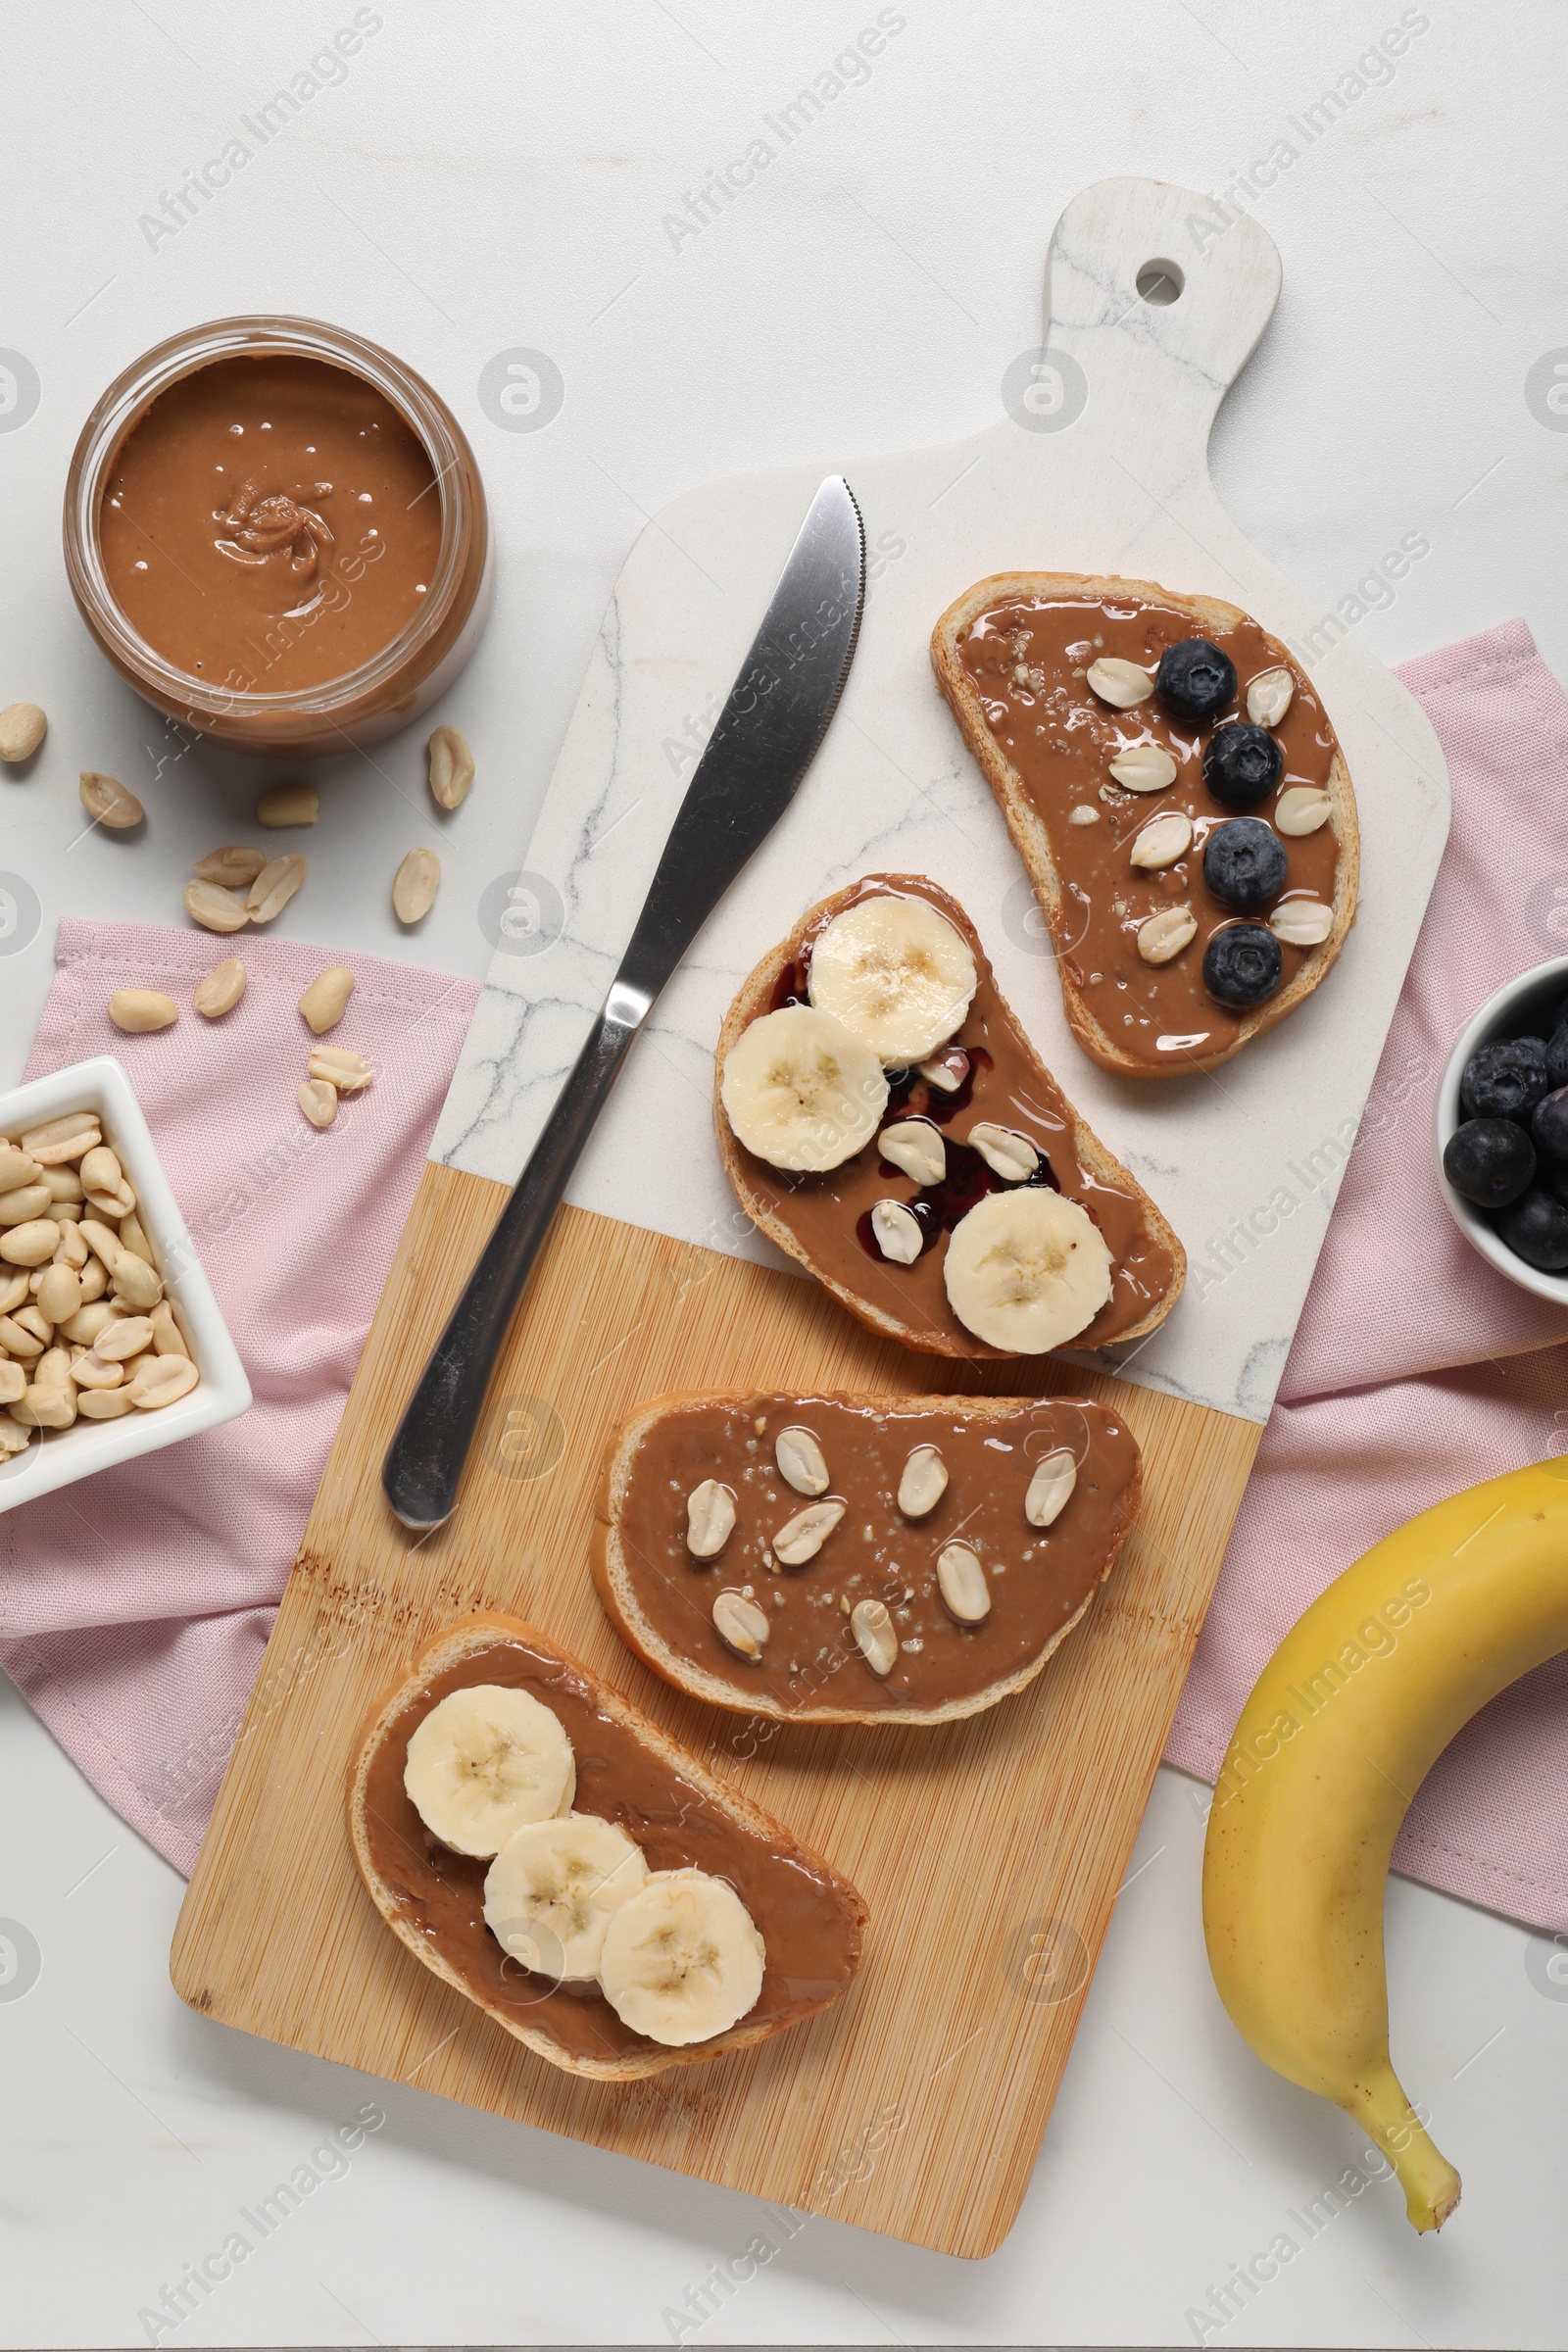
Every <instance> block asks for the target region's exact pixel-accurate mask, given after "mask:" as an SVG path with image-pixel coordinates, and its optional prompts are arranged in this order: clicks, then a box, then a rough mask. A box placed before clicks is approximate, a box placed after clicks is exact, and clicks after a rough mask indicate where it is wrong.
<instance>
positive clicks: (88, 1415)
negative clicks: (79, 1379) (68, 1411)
mask: <svg viewBox="0 0 1568 2352" xmlns="http://www.w3.org/2000/svg"><path fill="white" fill-rule="evenodd" d="M134 1410H135V1407H134V1406H133V1404H132V1403H131V1401H130V1391H129V1390H128V1389H83V1390H82V1392H81V1394H80V1395H79V1396H78V1397H77V1398H76V1411H77V1412H78V1414H79V1415H80V1416H81V1418H82V1420H83V1421H118V1420H119V1419H120V1418H121V1416H122V1414H123V1413H129V1412H133V1411H134Z"/></svg>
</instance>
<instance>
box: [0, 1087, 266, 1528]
mask: <svg viewBox="0 0 1568 2352" xmlns="http://www.w3.org/2000/svg"><path fill="white" fill-rule="evenodd" d="M68 1110H96V1111H97V1112H98V1113H99V1114H100V1116H101V1118H102V1120H103V1127H104V1141H105V1142H106V1143H110V1144H113V1146H114V1148H115V1151H116V1152H118V1153H119V1156H120V1162H121V1165H122V1166H123V1169H124V1171H125V1174H126V1176H127V1178H128V1179H129V1181H130V1186H131V1190H132V1191H133V1192H134V1194H135V1196H136V1214H137V1216H138V1217H139V1218H140V1219H141V1223H142V1229H143V1231H144V1232H145V1234H146V1236H147V1239H148V1241H149V1242H150V1243H151V1245H152V1251H153V1256H154V1257H155V1259H156V1260H157V1263H158V1271H159V1273H160V1274H161V1275H162V1276H163V1278H164V1291H165V1295H166V1296H167V1297H168V1298H169V1299H171V1300H172V1303H173V1304H174V1305H175V1306H177V1307H178V1309H179V1312H180V1316H181V1318H182V1320H183V1322H184V1324H185V1327H186V1330H187V1331H188V1333H189V1335H190V1342H191V1347H192V1348H193V1350H194V1352H195V1358H196V1369H197V1371H198V1372H199V1373H200V1375H201V1378H200V1379H199V1380H198V1382H197V1384H196V1386H195V1388H193V1389H192V1390H191V1392H190V1394H189V1395H188V1396H185V1397H179V1398H177V1399H176V1401H175V1402H174V1403H173V1404H166V1405H162V1406H160V1407H158V1409H157V1410H155V1411H152V1412H140V1411H137V1412H129V1413H123V1414H122V1416H121V1418H120V1419H119V1420H118V1421H75V1422H73V1424H72V1426H71V1428H70V1429H54V1430H45V1431H44V1432H43V1433H42V1443H41V1444H40V1443H39V1440H38V1438H37V1437H36V1436H35V1437H34V1439H33V1442H32V1444H31V1445H30V1446H28V1447H27V1449H26V1451H25V1453H18V1454H13V1455H12V1456H11V1458H10V1459H9V1460H8V1461H6V1462H4V1463H0V1511H11V1510H15V1509H16V1507H17V1505H18V1504H19V1503H23V1502H31V1501H32V1500H33V1498H34V1497H35V1496H36V1495H50V1494H53V1493H54V1491H55V1489H56V1488H58V1487H69V1486H72V1485H73V1484H74V1482H75V1481H76V1480H77V1479H78V1478H91V1477H92V1476H93V1474H94V1472H95V1471H98V1470H108V1469H110V1468H111V1467H112V1466H113V1465H114V1464H115V1463H116V1462H128V1461H130V1460H132V1459H133V1458H134V1457H135V1456H136V1455H137V1454H141V1453H156V1452H157V1450H158V1448H159V1446H173V1445H177V1443H178V1442H179V1440H180V1439H181V1438H193V1437H195V1435H196V1433H197V1431H198V1430H203V1429H216V1428H217V1427H218V1426H219V1424H220V1422H222V1421H232V1420H233V1419H234V1417H235V1415H236V1414H238V1413H242V1412H244V1410H245V1408H246V1406H247V1405H248V1404H249V1403H250V1401H251V1384H250V1382H249V1381H248V1380H247V1379H246V1377H245V1367H244V1365H243V1364H242V1363H241V1362H240V1360H239V1351H238V1349H237V1348H235V1346H234V1343H233V1341H232V1340H231V1339H230V1338H229V1336H228V1326H227V1324H226V1323H225V1322H224V1321H223V1318H222V1316H221V1314H220V1312H219V1309H218V1301H217V1299H215V1298H214V1297H213V1293H212V1286H211V1284H210V1283H209V1282H208V1279H207V1277H206V1275H205V1274H204V1273H203V1272H202V1268H201V1262H200V1260H199V1259H198V1257H197V1255H196V1245H195V1243H194V1242H193V1241H192V1240H191V1238H190V1235H189V1234H188V1233H187V1232H186V1231H185V1223H184V1219H183V1218H182V1217H181V1215H180V1213H179V1208H178V1205H177V1204H176V1202H175V1200H174V1196H173V1194H172V1192H171V1190H170V1187H169V1179H168V1177H167V1176H166V1175H165V1174H164V1171H163V1169H162V1167H161V1166H160V1165H159V1161H158V1154H157V1152H155V1151H154V1150H153V1139H152V1137H151V1135H150V1134H149V1133H148V1131H147V1122H146V1120H145V1119H144V1118H143V1117H142V1115H141V1105H140V1104H139V1103H138V1102H137V1101H136V1098H135V1096H134V1095H133V1094H132V1092H131V1089H130V1080H129V1079H128V1078H127V1077H126V1076H125V1073H124V1071H123V1069H122V1068H121V1066H120V1064H119V1062H118V1061H116V1060H115V1059H114V1058H113V1057H112V1056H111V1055H110V1054H102V1055H100V1056H98V1057H97V1058H96V1059H94V1060H92V1061H75V1062H73V1063H72V1065H71V1067H70V1068H69V1069H65V1070H55V1071H53V1072H52V1073H51V1075H50V1076H49V1077H47V1078H35V1079H33V1081H32V1083H31V1084H30V1085H29V1086H19V1087H14V1088H13V1089H12V1091H11V1093H10V1094H7V1095H0V1135H8V1136H18V1135H20V1134H21V1133H22V1131H23V1129H24V1128H26V1127H41V1126H42V1125H43V1124H44V1122H45V1120H47V1119H58V1118H59V1117H61V1115H62V1114H63V1113H64V1112H66V1111H68ZM8 1271H9V1269H8Z"/></svg>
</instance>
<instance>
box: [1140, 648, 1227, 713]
mask: <svg viewBox="0 0 1568 2352" xmlns="http://www.w3.org/2000/svg"><path fill="white" fill-rule="evenodd" d="M1154 692H1155V693H1156V694H1157V695H1158V697H1159V699H1160V701H1161V702H1162V703H1163V704H1164V706H1165V708H1166V710H1167V711H1169V712H1170V714H1171V716H1172V718H1184V719H1186V721H1187V723H1188V725H1189V726H1193V727H1206V726H1207V724H1208V722H1209V720H1210V719H1211V718H1218V716H1219V714H1220V712H1221V711H1223V710H1224V708H1225V706H1226V704H1227V703H1233V702H1234V701H1235V700H1236V664H1235V662H1233V661H1232V660H1231V658H1230V656H1229V654H1222V653H1221V652H1220V650H1219V647H1218V646H1217V645H1210V644H1209V642H1208V639H1207V638H1206V637H1184V638H1183V639H1182V641H1181V643H1180V645H1168V646H1166V648H1165V651H1164V652H1163V653H1162V654H1161V655H1160V657H1159V667H1158V669H1157V670H1156V671H1155V672H1154Z"/></svg>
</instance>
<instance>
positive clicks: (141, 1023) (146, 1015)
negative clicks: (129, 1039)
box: [109, 988, 179, 1036]
mask: <svg viewBox="0 0 1568 2352" xmlns="http://www.w3.org/2000/svg"><path fill="white" fill-rule="evenodd" d="M109 1018H110V1019H111V1020H112V1021H113V1022H114V1024H115V1027H116V1028H117V1029H123V1030H124V1031H125V1032H126V1034H127V1036H137V1035H139V1034H141V1033H143V1032H145V1031H147V1030H150V1029H167V1028H168V1027H169V1026H170V1024H171V1023H172V1022H173V1021H177V1020H178V1018H179V1006H178V1005H176V1004H175V1003H174V1000H173V998H172V997H166V996H164V995H162V994H161V993H160V991H159V990H157V989H156V988H121V989H117V990H116V992H115V994H114V995H113V996H112V997H111V998H110V1000H109Z"/></svg>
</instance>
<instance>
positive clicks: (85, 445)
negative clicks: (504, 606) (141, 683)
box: [64, 313, 468, 725]
mask: <svg viewBox="0 0 1568 2352" xmlns="http://www.w3.org/2000/svg"><path fill="white" fill-rule="evenodd" d="M269 352H277V353H282V354H286V355H288V356H290V357H295V358H306V359H315V360H320V361H322V362H324V363H325V364H326V365H327V366H329V367H335V368H344V369H346V370H347V371H348V372H349V373H350V374H354V375H358V376H360V377H362V378H363V379H364V380H365V381H367V382H368V383H370V384H371V385H373V386H374V388H375V389H376V390H377V391H378V392H380V393H381V394H382V395H383V396H384V397H385V398H386V399H387V400H389V401H390V402H391V404H392V406H393V407H394V408H395V409H396V410H397V411H398V413H399V415H400V416H401V417H403V420H404V422H405V423H406V424H407V425H408V426H409V428H410V430H411V431H412V432H413V433H414V434H415V436H416V438H417V440H418V441H419V443H420V445H421V447H422V448H423V449H424V451H425V454H426V456H427V457H428V458H429V460H430V465H431V468H432V471H433V472H434V475H435V480H436V488H437V495H438V497H439V499H440V502H441V544H440V549H439V552H438V554H437V557H436V561H435V564H434V566H433V569H432V573H431V578H430V584H429V591H428V593H427V595H426V596H425V597H424V599H423V601H422V602H421V604H420V607H419V610H418V611H417V613H414V614H413V615H412V616H411V617H410V618H409V619H408V620H407V621H406V622H405V623H404V625H403V627H402V628H401V629H400V630H399V631H398V633H397V635H396V636H395V637H393V638H391V639H390V640H389V642H388V643H387V644H386V645H385V646H383V647H382V648H381V649H380V651H379V652H378V653H376V654H373V655H372V656H371V657H370V659H369V660H368V661H367V662H361V663H360V664H359V665H358V667H356V668H354V669H350V670H345V671H344V672H343V674H342V676H341V677H337V678H331V679H328V680H327V681H325V682H324V683H323V684H322V685H319V686H316V687H311V688H308V689H305V690H303V691H302V690H300V689H298V688H282V689H279V688H272V689H270V690H258V689H255V688H250V687H229V686H222V687H220V686H214V685H213V684H212V683H210V682H209V681H208V680H207V679H204V678H198V677H193V676H192V675H191V673H190V671H189V670H185V669H181V668H179V667H178V666H177V665H176V664H175V663H174V662H170V661H168V660H166V658H165V657H164V656H163V655H162V654H160V653H159V652H158V651H157V649H156V648H155V647H153V646H151V645H149V644H148V642H147V640H146V638H145V637H143V636H142V635H141V634H140V632H139V631H138V630H136V629H134V628H132V626H131V624H130V622H129V620H128V619H127V618H126V616H125V613H124V612H123V609H122V607H121V606H120V604H119V603H118V601H117V600H116V598H115V596H114V594H113V592H112V590H111V589H110V586H109V580H108V574H107V571H106V569H105V565H104V560H103V547H102V542H101V538H100V532H99V517H100V515H101V512H102V504H103V491H104V480H105V476H106V475H107V473H108V471H109V468H110V466H111V465H112V464H113V462H114V459H115V457H116V456H117V455H118V453H119V451H120V449H121V448H122V446H123V443H124V441H125V439H126V437H127V435H128V434H129V432H130V431H131V430H132V428H133V427H134V426H135V424H136V423H137V422H138V421H139V420H140V418H141V417H142V416H143V415H145V413H146V412H147V410H148V409H149V408H151V406H152V404H153V402H154V401H155V400H156V399H157V398H158V396H159V395H160V393H163V392H167V391H168V390H169V389H170V387H171V386H172V385H173V384H176V383H179V382H181V381H182V380H183V379H184V378H185V377H186V376H188V375H194V374H195V373H196V372H197V370H198V369H199V368H207V367H211V366H212V365H213V363H214V362H215V361H218V360H224V359H234V358H250V359H254V358H258V357H261V356H263V355H265V354H267V353H269ZM465 456H466V445H465V443H464V441H463V439H462V435H461V432H460V431H459V429H458V427H457V425H456V422H455V420H454V418H453V417H452V416H451V413H450V411H449V410H448V409H447V407H446V404H445V403H444V402H443V401H442V400H441V398H440V396H439V395H438V394H437V393H436V392H435V391H434V390H433V389H432V388H431V386H430V385H429V384H427V383H426V382H425V380H424V378H423V377H422V376H421V375H419V374H418V373H417V371H416V370H415V369H414V368H410V367H409V366H407V364H406V363H405V362H404V361H402V360H400V359H398V358H397V357H396V356H395V355H394V354H393V353H392V352H389V351H387V350H385V349H383V347H382V346H381V345H380V344H379V343H372V342H371V341H370V340H369V338H368V336H365V335H357V334H355V333H353V332H352V330H351V329H349V328H347V327H340V326H332V325H329V324H328V323H327V322H326V321H325V320H324V319H305V318H294V317H290V316H288V315H286V314H281V313H278V314H264V313H258V314H255V315H250V316H241V317H236V318H232V319H212V320H210V321H208V322H206V323H205V324H203V325H200V326H194V327H184V328H182V329H181V330H180V331H179V332H178V333H177V334H173V335H170V336H168V337H166V338H165V340H164V341H163V342H162V343H156V344H154V345H153V346H152V348H151V349H150V350H148V351H144V352H143V353H142V354H141V356H140V358H139V359H135V360H132V362H131V363H130V365H129V367H128V368H123V370H122V372H121V373H120V374H119V375H118V376H117V377H116V378H115V380H114V382H113V383H112V384H110V385H109V387H108V389H107V390H106V391H105V392H104V393H103V394H102V396H101V397H100V399H99V400H98V401H97V402H96V404H95V405H94V407H93V409H92V411H91V413H90V415H89V416H88V417H87V420H86V422H85V423H84V424H83V426H82V428H81V431H80V433H79V434H78V435H77V437H76V446H75V449H74V451H73V454H72V461H71V470H70V474H69V476H68V479H67V483H66V501H65V516H64V535H65V555H66V569H67V573H68V575H69V577H70V580H71V586H72V589H73V593H74V595H75V597H76V601H77V603H78V604H79V605H80V606H81V608H82V610H83V612H84V613H86V614H87V615H88V617H89V618H90V620H91V622H92V625H93V628H94V630H95V631H96V632H97V634H98V635H99V637H100V638H101V639H102V640H103V641H104V643H105V647H106V650H108V651H109V652H110V653H111V654H112V656H113V657H114V658H115V659H116V660H117V661H118V662H121V663H123V665H124V667H125V668H126V669H127V670H128V671H131V672H134V673H136V674H137V675H138V676H140V677H141V678H143V679H145V680H146V681H147V683H148V685H149V686H151V687H153V688H155V689H156V690H157V692H158V693H159V694H160V695H162V696H166V697H170V698H172V699H174V700H176V701H178V702H180V703H182V704H184V705H185V707H186V708H187V709H188V710H189V711H190V712H191V714H192V716H193V717H194V716H197V715H200V716H201V717H204V718H225V717H261V718H265V717H267V716H268V715H270V714H273V713H276V714H279V715H281V714H282V713H285V712H287V713H290V714H295V715H298V716H301V717H308V718H314V719H317V720H319V721H320V722H322V723H323V724H327V725H330V724H331V722H332V719H333V717H334V715H335V714H336V713H338V712H343V713H345V714H347V713H348V712H350V711H354V710H356V709H357V708H358V707H360V706H361V705H363V703H364V701H365V699H366V698H367V696H370V695H373V694H375V693H376V691H377V690H378V689H379V688H381V687H382V686H384V685H385V684H386V682H387V681H388V680H389V679H390V678H392V677H394V676H395V675H396V673H397V672H398V671H399V670H401V669H402V668H403V666H404V664H405V663H406V662H408V661H409V660H410V658H411V657H412V656H417V653H418V651H419V649H420V648H421V647H422V646H424V645H425V644H427V643H429V641H430V640H431V639H432V638H434V637H435V636H436V635H437V634H438V633H439V631H440V629H441V627H442V626H443V624H444V622H445V621H446V619H447V617H448V615H449V614H450V613H451V611H452V607H453V605H454V603H455V601H456V599H457V597H458V595H459V592H460V590H461V588H462V585H463V577H464V567H465V562H466V538H467V524H468V516H467V514H466V501H465V500H464V499H463V497H462V495H461V488H462V483H463V479H464V466H463V460H464V458H465Z"/></svg>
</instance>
